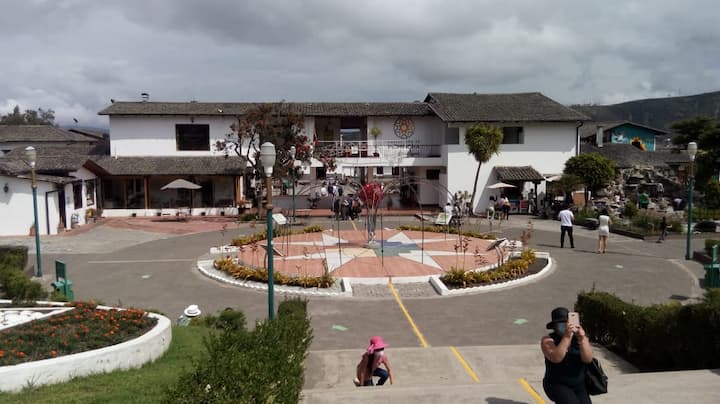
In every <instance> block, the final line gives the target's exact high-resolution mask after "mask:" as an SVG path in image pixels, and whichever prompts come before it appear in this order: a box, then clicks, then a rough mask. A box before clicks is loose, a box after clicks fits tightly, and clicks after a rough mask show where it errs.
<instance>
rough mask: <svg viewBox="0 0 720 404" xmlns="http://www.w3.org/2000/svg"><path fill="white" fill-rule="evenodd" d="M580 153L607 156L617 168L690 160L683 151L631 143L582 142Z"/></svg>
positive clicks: (686, 161)
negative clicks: (640, 147)
mask: <svg viewBox="0 0 720 404" xmlns="http://www.w3.org/2000/svg"><path fill="white" fill-rule="evenodd" d="M580 151H581V153H598V154H600V155H602V156H605V157H607V158H608V159H610V160H612V162H613V163H615V167H617V168H629V167H634V166H654V167H662V166H667V165H669V164H686V163H689V162H690V158H689V157H688V155H687V153H686V152H685V151H680V152H672V151H655V152H651V151H642V150H640V149H638V148H637V147H635V146H633V145H631V144H617V143H611V144H604V145H603V147H597V146H596V145H594V144H587V143H583V144H581V145H580Z"/></svg>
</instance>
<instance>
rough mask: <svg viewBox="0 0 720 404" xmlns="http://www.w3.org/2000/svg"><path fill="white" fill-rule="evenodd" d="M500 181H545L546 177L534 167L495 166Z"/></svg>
mask: <svg viewBox="0 0 720 404" xmlns="http://www.w3.org/2000/svg"><path fill="white" fill-rule="evenodd" d="M495 172H497V179H498V181H544V180H545V177H544V176H543V175H542V174H540V173H539V172H537V170H536V169H534V168H532V166H520V167H514V166H495Z"/></svg>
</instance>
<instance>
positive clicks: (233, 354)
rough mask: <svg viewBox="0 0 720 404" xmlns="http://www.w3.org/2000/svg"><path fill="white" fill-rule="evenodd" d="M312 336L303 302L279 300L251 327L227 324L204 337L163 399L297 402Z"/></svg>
mask: <svg viewBox="0 0 720 404" xmlns="http://www.w3.org/2000/svg"><path fill="white" fill-rule="evenodd" d="M311 341H312V328H311V327H310V320H309V318H308V316H307V302H306V301H303V300H300V299H291V300H287V301H283V302H281V303H280V305H279V307H278V315H277V317H276V318H275V319H274V320H272V321H270V320H268V321H262V322H259V323H257V325H256V327H255V329H254V330H253V331H252V332H247V331H245V330H239V329H238V330H235V329H229V330H225V331H223V332H215V333H213V334H211V335H210V336H209V337H208V338H207V339H206V340H205V350H206V354H205V355H203V358H201V359H200V360H198V361H197V363H196V364H195V368H194V369H193V370H191V371H189V372H187V373H185V374H183V375H182V376H181V377H180V378H179V380H178V382H177V384H176V385H175V386H173V387H172V388H170V389H168V390H167V391H166V395H165V400H164V401H165V402H167V403H297V402H298V401H299V399H300V392H301V390H302V386H303V383H304V369H303V362H304V360H305V357H306V354H307V349H308V347H309V346H310V342H311Z"/></svg>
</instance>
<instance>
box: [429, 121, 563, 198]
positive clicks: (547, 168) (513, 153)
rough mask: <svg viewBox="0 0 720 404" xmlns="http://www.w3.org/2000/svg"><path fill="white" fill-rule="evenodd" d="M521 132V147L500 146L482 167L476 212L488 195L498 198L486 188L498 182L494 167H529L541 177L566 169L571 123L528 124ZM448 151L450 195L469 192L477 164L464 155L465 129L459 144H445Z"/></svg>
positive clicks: (541, 187)
mask: <svg viewBox="0 0 720 404" xmlns="http://www.w3.org/2000/svg"><path fill="white" fill-rule="evenodd" d="M524 133H525V139H524V143H523V144H504V145H502V146H501V147H500V153H499V154H498V155H496V156H493V157H492V158H491V159H490V161H488V162H487V163H485V164H483V165H482V167H481V169H480V176H479V179H478V185H477V187H478V188H477V189H478V191H477V195H476V196H475V206H476V208H475V209H476V211H478V210H484V209H485V208H486V207H487V205H488V202H489V197H490V195H499V191H498V190H489V189H487V188H486V187H487V186H488V185H491V184H494V183H495V182H497V179H496V178H495V175H494V172H493V167H495V166H527V165H530V166H532V167H533V168H535V170H537V171H538V172H540V173H541V174H558V173H562V171H563V169H564V168H565V161H567V160H568V159H569V158H570V157H573V156H574V155H575V125H574V124H573V123H567V124H563V123H555V124H527V125H524ZM447 150H448V153H447V170H448V172H447V174H448V175H447V186H448V188H449V189H450V191H452V192H456V191H468V192H472V188H473V180H474V179H475V172H476V170H477V162H476V161H475V159H474V158H473V157H472V155H470V154H469V153H468V152H467V147H466V146H465V128H461V129H460V145H448V146H447ZM543 191H544V184H541V185H539V186H538V193H540V192H543ZM440 202H441V204H442V203H443V201H442V200H441V201H440Z"/></svg>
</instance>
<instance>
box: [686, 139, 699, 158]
mask: <svg viewBox="0 0 720 404" xmlns="http://www.w3.org/2000/svg"><path fill="white" fill-rule="evenodd" d="M697 150H698V146H697V143H695V142H690V143H688V145H687V154H688V156H690V161H695V155H696V154H697Z"/></svg>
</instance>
